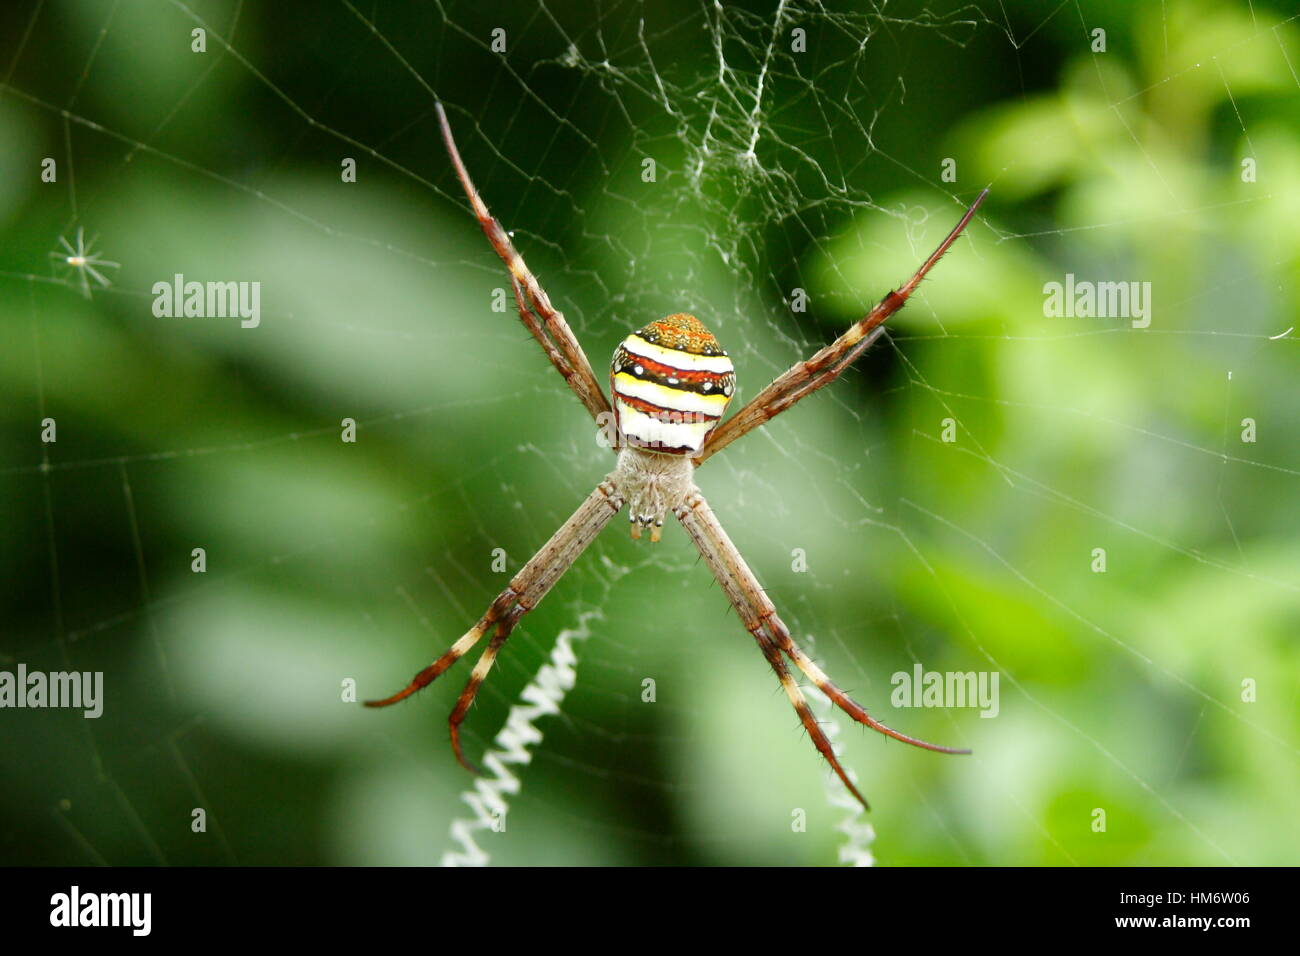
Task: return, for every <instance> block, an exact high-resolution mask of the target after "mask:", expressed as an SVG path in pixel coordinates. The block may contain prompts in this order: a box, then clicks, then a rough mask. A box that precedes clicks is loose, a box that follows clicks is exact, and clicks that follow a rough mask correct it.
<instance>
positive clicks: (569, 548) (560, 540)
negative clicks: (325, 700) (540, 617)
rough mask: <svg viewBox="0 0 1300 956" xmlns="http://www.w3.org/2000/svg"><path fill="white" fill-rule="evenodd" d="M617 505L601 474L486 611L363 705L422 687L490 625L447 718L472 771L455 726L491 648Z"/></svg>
mask: <svg viewBox="0 0 1300 956" xmlns="http://www.w3.org/2000/svg"><path fill="white" fill-rule="evenodd" d="M622 507H623V497H622V495H621V494H620V493H619V492H618V489H617V488H616V487H615V486H614V483H613V482H612V481H611V480H610V479H609V478H606V479H605V480H604V481H602V482H601V483H600V484H599V485H597V486H596V489H595V490H594V491H593V492H592V493H591V494H590V495H588V496H587V497H586V499H585V500H584V501H583V502H582V504H581V505H579V506H578V510H577V511H575V512H574V513H573V514H572V515H571V516H570V517H569V520H568V521H566V522H565V523H564V524H563V525H561V526H560V529H559V530H558V531H556V532H555V534H553V535H552V536H551V539H550V540H549V541H547V542H546V544H544V545H543V546H542V549H541V550H540V551H538V552H537V553H536V554H535V555H533V556H532V558H530V559H529V561H528V563H527V564H525V565H524V566H523V568H521V569H520V571H519V573H518V574H516V575H515V576H514V578H513V579H512V580H511V581H510V585H509V586H508V587H507V588H506V589H505V590H504V591H502V592H501V593H500V594H498V595H497V596H496V599H495V600H494V601H493V602H492V603H491V604H490V605H488V609H487V611H485V612H484V614H483V616H482V617H481V618H479V620H478V623H476V624H475V625H474V626H473V627H471V628H470V629H469V630H468V631H466V632H465V633H464V634H463V635H462V636H461V637H460V639H459V640H457V641H456V643H455V644H453V645H452V646H451V647H450V648H448V649H447V650H446V651H445V652H444V653H443V654H442V656H441V657H439V658H438V659H437V660H435V661H434V662H433V663H432V664H430V665H429V666H428V667H426V668H424V669H423V670H422V671H420V672H419V673H417V674H416V675H415V676H414V677H413V678H411V681H410V683H409V684H407V685H406V687H404V688H402V689H401V690H400V691H398V692H397V693H396V694H393V695H392V696H391V697H385V698H383V699H382V700H368V701H366V702H365V704H366V706H367V707H387V706H389V705H390V704H396V703H397V702H398V701H401V700H405V699H406V698H407V697H410V696H411V695H412V694H414V693H415V692H416V691H419V690H423V689H424V688H425V687H428V686H429V685H430V684H431V683H433V681H434V680H435V679H437V678H438V677H439V676H440V675H441V674H442V673H443V672H445V671H446V670H447V669H448V668H450V667H451V666H452V665H453V664H455V663H456V662H457V661H458V660H460V659H461V658H462V657H464V656H465V654H466V653H468V652H469V650H470V649H471V648H472V647H473V646H474V645H475V644H477V643H478V642H479V640H480V639H482V637H483V635H485V634H486V633H487V632H488V631H489V630H492V628H493V627H494V626H495V628H496V633H495V634H493V636H492V639H491V640H490V641H489V642H488V646H487V649H486V650H485V651H484V652H483V656H482V657H481V658H480V659H479V661H478V663H477V664H475V665H474V670H473V671H472V672H471V673H470V677H469V681H468V683H466V685H465V689H464V690H463V691H462V692H461V695H460V697H459V698H458V699H457V701H456V707H455V709H454V710H453V711H452V712H451V717H450V719H449V724H450V726H451V744H452V750H453V752H454V753H455V754H456V759H457V760H458V761H460V763H461V764H462V765H463V766H465V767H466V768H468V769H470V770H474V769H475V768H474V767H473V766H472V765H471V764H470V763H468V761H466V760H465V757H464V755H463V754H462V753H461V749H460V724H461V722H462V721H463V720H464V719H465V715H466V714H467V713H468V712H469V708H470V705H471V704H472V703H473V702H474V697H475V696H476V695H477V694H478V689H479V687H480V686H481V685H482V683H483V681H484V679H485V678H486V677H487V675H488V671H490V670H491V669H492V664H493V662H494V661H495V660H496V656H497V652H498V651H500V650H501V647H502V645H504V644H505V642H506V639H507V638H508V637H509V636H510V632H511V631H513V630H514V628H515V625H516V624H517V623H518V622H519V619H520V618H522V617H523V616H524V615H525V614H527V613H528V612H529V611H531V610H532V609H533V608H535V607H536V606H537V605H538V604H539V603H540V602H541V600H542V598H544V597H545V596H546V595H547V593H548V592H549V591H550V590H551V588H552V587H554V586H555V583H556V582H557V581H559V580H560V578H561V577H562V576H563V575H564V573H565V572H566V571H568V570H569V568H570V567H572V566H573V562H574V561H576V560H577V559H578V556H579V555H581V554H582V552H583V551H585V550H586V549H587V545H589V544H591V542H592V541H593V540H595V537H596V535H598V534H599V533H600V532H601V530H602V529H603V528H604V527H605V525H607V524H608V523H609V520H610V519H611V518H613V517H614V515H615V514H617V513H618V511H619V509H620V508H622Z"/></svg>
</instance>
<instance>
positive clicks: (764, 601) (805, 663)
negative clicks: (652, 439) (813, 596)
mask: <svg viewBox="0 0 1300 956" xmlns="http://www.w3.org/2000/svg"><path fill="white" fill-rule="evenodd" d="M674 514H676V515H677V519H678V520H679V521H680V522H681V523H682V526H683V527H684V528H685V529H686V533H687V534H689V535H690V536H691V540H693V541H694V542H695V547H696V548H697V549H698V550H699V552H700V556H701V557H702V558H703V559H704V562H705V563H706V564H707V565H708V566H709V570H711V571H712V572H713V576H714V577H715V578H716V579H717V581H718V584H719V586H720V587H721V588H722V590H723V592H724V593H725V594H726V595H727V599H728V600H729V601H731V604H732V606H733V607H735V609H736V612H737V613H738V614H739V615H740V619H741V621H742V622H743V623H744V625H745V629H746V630H748V631H749V632H750V633H751V634H753V635H754V639H755V640H756V641H758V645H759V647H760V648H761V649H762V651H763V656H764V657H766V658H767V661H768V663H769V664H771V665H772V669H773V670H775V671H776V673H777V677H778V678H780V680H781V686H782V687H783V688H785V692H786V696H788V697H789V698H790V702H791V703H792V704H793V705H794V708H795V710H796V711H798V713H799V719H800V720H801V721H802V722H803V725H804V727H805V728H807V730H808V734H809V736H810V737H812V739H813V743H814V744H815V745H816V747H817V749H818V750H819V751H820V752H821V754H822V756H823V757H825V758H826V760H827V762H829V763H830V765H831V767H832V768H833V769H834V770H835V772H836V774H838V775H839V777H840V779H841V780H842V781H844V784H845V786H847V787H848V788H849V791H850V792H851V793H852V794H853V795H854V796H855V797H857V798H858V800H859V801H860V802H861V803H862V805H863V806H864V807H865V806H867V801H866V800H865V799H864V798H863V797H862V794H860V793H859V792H858V790H857V788H856V787H855V786H854V785H853V783H852V781H851V780H850V779H849V777H848V774H847V773H846V772H845V771H844V768H843V767H842V766H840V763H839V760H838V759H837V758H836V756H835V752H834V750H833V749H832V748H831V745H830V741H829V740H827V739H826V735H825V734H824V733H822V731H821V728H820V727H818V726H817V722H816V720H815V719H814V718H813V716H812V712H811V711H809V710H808V706H807V702H806V701H805V700H804V697H803V693H802V691H800V690H799V686H798V685H797V684H796V683H795V681H794V678H793V676H792V675H791V674H790V671H789V668H788V667H787V666H786V663H785V660H784V659H783V658H782V657H781V652H782V651H784V652H785V653H786V654H788V655H789V656H790V659H791V660H793V661H794V663H795V665H796V666H798V668H799V669H800V670H801V671H803V673H805V674H807V675H808V677H809V678H810V679H811V680H812V682H813V683H814V684H816V685H817V687H818V688H819V689H820V690H821V691H822V693H824V694H826V696H827V697H829V698H830V699H831V700H832V701H833V702H834V703H835V704H836V705H837V706H838V707H839V708H840V709H841V710H843V711H844V712H845V713H847V714H848V715H849V716H850V717H852V718H853V719H854V720H856V721H858V722H859V723H862V724H865V725H866V726H868V727H870V728H871V729H872V730H875V731H878V732H880V733H882V734H885V735H886V736H888V737H893V738H894V739H895V740H901V741H903V742H904V743H909V744H913V745H915V746H918V747H924V748H925V749H927V750H937V751H939V752H941V753H954V754H956V753H969V752H970V751H967V750H956V749H952V748H948V747H940V746H937V745H935V744H930V743H926V742H925V741H922V740H918V739H916V738H915V737H909V736H907V735H906V734H901V733H899V732H898V731H895V730H893V729H891V728H889V727H887V726H885V725H884V724H882V723H881V722H880V721H878V720H876V719H875V718H873V717H871V716H869V715H868V714H867V712H866V710H865V709H863V708H862V706H861V705H859V704H858V703H856V702H855V701H854V700H853V699H852V698H850V697H849V696H848V695H847V694H845V693H844V692H843V691H841V690H840V689H839V688H838V687H836V686H835V685H834V684H833V683H831V681H830V679H829V678H828V677H827V676H826V675H825V674H824V673H823V672H822V670H821V668H819V667H818V666H817V665H816V664H815V663H814V662H813V661H812V660H811V659H810V658H809V657H808V656H807V655H806V654H804V652H803V651H802V650H800V649H799V647H798V646H797V645H796V644H795V643H794V640H793V639H792V638H791V637H790V630H789V628H788V627H786V625H785V622H784V621H782V620H781V618H780V616H779V615H778V614H777V613H776V607H775V605H773V604H772V602H771V600H770V599H769V598H768V596H767V594H766V593H764V591H763V588H762V586H761V585H760V584H759V583H758V580H757V579H756V578H755V577H754V573H753V572H752V571H751V570H750V569H749V565H747V564H746V563H745V559H744V558H743V557H741V554H740V552H739V551H738V550H737V549H736V546H735V545H734V544H733V543H732V541H731V538H730V537H729V536H728V535H727V532H726V531H725V530H724V529H723V527H722V524H721V523H720V522H719V521H718V517H717V515H715V514H714V513H713V509H712V508H710V507H709V503H708V502H707V501H705V499H704V496H703V495H701V494H699V493H698V492H692V493H691V494H690V495H688V496H687V498H686V501H685V502H684V503H683V504H682V505H680V506H678V507H677V508H676V509H675V510H674Z"/></svg>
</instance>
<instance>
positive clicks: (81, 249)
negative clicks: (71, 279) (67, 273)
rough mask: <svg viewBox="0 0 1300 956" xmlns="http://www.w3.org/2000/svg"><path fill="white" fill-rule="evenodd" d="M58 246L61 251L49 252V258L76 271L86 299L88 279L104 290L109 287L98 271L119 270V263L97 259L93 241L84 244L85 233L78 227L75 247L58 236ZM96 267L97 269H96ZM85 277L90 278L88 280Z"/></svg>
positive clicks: (88, 290)
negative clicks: (60, 247)
mask: <svg viewBox="0 0 1300 956" xmlns="http://www.w3.org/2000/svg"><path fill="white" fill-rule="evenodd" d="M59 245H61V246H63V251H62V252H58V251H55V252H51V253H50V257H51V258H52V259H55V260H58V261H60V262H62V263H63V264H64V265H67V266H71V267H72V268H73V269H76V270H77V272H78V274H79V279H80V283H81V294H82V295H84V296H85V297H86V298H87V299H89V298H90V279H94V280H95V281H96V282H98V283H99V285H100V286H101V287H102V288H105V289H107V288H108V287H109V285H110V283H109V281H108V279H107V277H105V275H104V274H103V273H102V272H100V271H99V269H119V268H121V265H120V264H119V263H116V262H109V261H108V260H107V259H101V258H100V257H99V255H98V253H96V252H95V251H94V246H95V240H94V239H91V240H90V244H89V245H87V244H86V233H85V230H84V229H83V228H81V227H80V226H78V227H77V244H76V246H75V247H74V246H73V245H72V243H70V242H68V240H66V239H64V238H63V237H62V236H59ZM96 266H98V267H99V268H96ZM87 276H89V277H90V278H89V279H88V278H87Z"/></svg>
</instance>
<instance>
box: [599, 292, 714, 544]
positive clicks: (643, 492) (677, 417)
mask: <svg viewBox="0 0 1300 956" xmlns="http://www.w3.org/2000/svg"><path fill="white" fill-rule="evenodd" d="M609 387H610V392H611V394H612V395H613V399H614V402H613V404H614V422H615V425H616V426H617V429H618V437H619V441H618V444H619V447H620V449H621V451H620V452H619V456H618V466H617V468H616V469H615V471H614V473H613V474H612V475H610V476H609V480H610V481H612V482H613V484H614V486H615V487H617V488H618V489H619V491H620V492H621V493H622V494H623V497H624V498H625V499H626V501H627V504H628V520H629V521H630V522H631V524H632V537H634V538H639V537H641V529H642V528H643V527H648V528H649V529H650V540H651V541H658V540H659V534H660V529H661V528H662V527H663V524H664V515H665V514H667V513H668V512H669V511H672V510H673V509H674V508H676V507H677V506H678V505H680V504H681V503H682V502H683V501H685V500H686V495H687V494H688V493H689V492H690V491H691V490H692V489H693V488H694V483H693V482H692V481H691V473H692V472H693V471H694V470H695V466H694V464H693V463H692V461H691V456H692V455H695V454H697V453H698V452H699V451H700V449H702V448H703V447H704V443H705V441H706V440H707V439H708V437H709V434H710V433H711V432H712V431H713V429H714V428H715V427H716V426H717V424H718V422H719V421H721V420H722V413H723V412H725V411H726V409H727V403H728V402H730V401H731V396H732V394H733V393H734V392H735V390H736V371H735V367H734V366H733V365H732V364H731V359H730V358H729V357H728V356H727V353H726V351H724V350H723V348H722V346H721V345H719V344H718V340H717V339H716V338H715V337H714V335H713V333H712V332H710V331H709V330H708V329H706V328H705V327H704V323H703V322H701V321H700V320H699V319H697V318H696V317H695V316H693V315H686V314H685V313H680V312H679V313H678V314H676V315H670V316H668V317H667V318H664V319H657V320H655V321H654V322H651V323H650V324H649V325H647V326H646V327H645V328H642V329H638V330H637V331H635V332H633V333H632V334H631V335H629V336H628V337H627V338H625V339H624V340H623V341H622V343H620V344H619V347H618V348H617V349H615V350H614V360H613V362H612V363H611V364H610V370H609Z"/></svg>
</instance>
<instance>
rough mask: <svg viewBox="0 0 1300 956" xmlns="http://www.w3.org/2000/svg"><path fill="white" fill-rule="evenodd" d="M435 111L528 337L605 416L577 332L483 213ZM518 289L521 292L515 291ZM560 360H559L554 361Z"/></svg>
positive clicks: (595, 413)
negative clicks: (506, 271) (546, 338)
mask: <svg viewBox="0 0 1300 956" xmlns="http://www.w3.org/2000/svg"><path fill="white" fill-rule="evenodd" d="M434 108H435V110H436V111H437V114H438V125H439V126H440V127H441V129H442V141H443V143H444V145H445V146H446V147H447V155H448V156H450V157H451V164H452V166H454V167H455V169H456V176H457V178H458V179H459V180H460V184H461V187H462V188H463V189H464V190H465V195H466V196H467V197H469V204H470V206H472V207H473V209H474V215H475V216H477V217H478V222H479V225H480V226H481V227H482V228H483V234H484V235H486V236H487V238H488V242H490V243H491V244H492V248H493V249H495V250H496V254H497V255H498V256H499V257H500V258H501V261H502V262H504V263H505V264H506V268H508V269H509V270H510V281H511V283H512V284H513V285H514V289H515V297H516V299H517V301H518V303H519V317H520V318H521V319H523V321H524V325H526V326H527V327H528V331H529V332H531V333H532V334H533V337H534V338H536V339H537V340H538V342H540V343H541V345H542V348H543V349H544V350H545V351H546V355H547V357H548V358H549V359H550V360H551V364H552V365H554V366H555V368H556V370H557V371H558V372H559V373H560V374H561V375H563V376H564V380H565V381H566V382H568V383H569V387H570V388H571V389H573V391H574V394H576V395H577V396H578V399H579V401H581V402H582V404H583V405H584V406H586V408H587V411H589V412H590V413H591V417H592V418H594V419H596V421H597V422H598V423H599V422H603V421H606V420H607V419H601V417H600V416H601V415H602V414H605V415H608V414H610V407H609V402H608V401H606V399H605V394H604V392H602V391H601V390H600V384H599V383H598V382H597V381H596V374H595V373H594V372H593V371H592V370H591V363H590V362H589V361H587V354H586V353H585V352H584V351H583V350H582V345H581V344H579V342H578V339H577V337H576V336H575V335H574V334H573V329H571V328H570V327H569V323H568V322H567V321H565V318H564V314H563V313H562V312H560V310H559V309H557V308H555V306H553V305H551V299H550V297H549V296H548V295H547V294H546V290H545V289H543V288H542V286H541V283H539V282H538V281H537V277H536V276H534V275H533V273H532V272H531V271H530V270H529V268H528V266H526V265H525V264H524V260H523V257H522V256H521V255H519V253H518V252H517V251H516V250H515V247H514V243H512V242H511V241H510V235H509V234H508V233H507V232H506V231H505V229H504V228H502V226H501V223H500V222H498V221H497V220H496V219H495V218H493V216H492V214H491V213H490V212H488V208H487V204H486V203H484V202H483V199H482V197H481V196H479V192H478V189H477V188H475V186H474V182H473V180H471V179H470V178H469V171H468V170H467V169H466V168H465V164H464V163H463V162H462V161H461V158H460V150H458V149H457V148H456V140H455V139H454V138H453V136H452V134H451V125H450V124H449V123H448V122H447V114H446V112H445V111H444V110H443V108H442V104H441V103H437V104H435V105H434ZM521 289H522V295H521V294H520V290H521ZM529 310H532V311H534V312H535V313H536V316H537V317H540V320H541V323H542V327H544V328H545V332H546V333H548V334H549V342H550V347H548V343H547V342H544V341H542V339H543V334H542V327H539V326H538V325H537V322H536V317H534V319H533V320H532V321H530V319H529V318H528V317H526V316H525V313H526V312H527V311H529ZM558 358H562V359H563V364H561V363H560V362H559V361H557V359H558Z"/></svg>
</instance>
